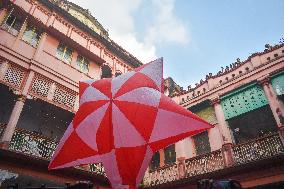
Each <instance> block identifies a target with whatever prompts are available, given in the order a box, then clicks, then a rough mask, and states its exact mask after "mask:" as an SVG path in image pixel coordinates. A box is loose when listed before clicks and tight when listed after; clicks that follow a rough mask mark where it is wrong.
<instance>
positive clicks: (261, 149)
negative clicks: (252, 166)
mask: <svg viewBox="0 0 284 189" xmlns="http://www.w3.org/2000/svg"><path fill="white" fill-rule="evenodd" d="M232 149H233V159H234V163H235V164H237V165H239V164H243V163H247V162H250V161H257V160H261V159H264V158H268V157H271V156H275V155H277V154H280V153H284V146H283V143H282V141H281V138H280V136H279V134H278V133H274V134H271V135H268V136H265V137H261V138H258V139H255V140H251V141H248V142H246V143H242V144H239V145H234V146H233V148H232Z"/></svg>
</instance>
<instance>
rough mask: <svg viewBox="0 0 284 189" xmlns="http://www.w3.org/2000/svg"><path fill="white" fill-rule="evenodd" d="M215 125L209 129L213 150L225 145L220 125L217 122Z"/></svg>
mask: <svg viewBox="0 0 284 189" xmlns="http://www.w3.org/2000/svg"><path fill="white" fill-rule="evenodd" d="M214 126H215V127H214V128H211V129H209V130H208V138H209V142H210V148H211V151H215V150H219V149H220V148H222V145H223V139H222V135H221V133H220V129H219V125H218V124H215V125H214Z"/></svg>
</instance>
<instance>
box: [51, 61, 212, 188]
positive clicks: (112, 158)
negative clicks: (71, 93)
mask: <svg viewBox="0 0 284 189" xmlns="http://www.w3.org/2000/svg"><path fill="white" fill-rule="evenodd" d="M162 88H163V62H162V59H158V60H156V61H153V62H151V63H149V64H145V65H143V66H141V67H139V68H137V69H136V70H134V71H130V72H128V73H125V74H122V75H120V76H118V77H116V78H112V79H101V80H98V81H85V82H80V86H79V90H80V92H79V93H80V94H79V96H80V106H79V110H78V112H77V113H76V115H75V117H74V119H73V121H72V122H71V124H70V125H69V127H68V129H67V130H66V132H65V134H64V136H63V137H62V139H61V141H60V143H59V145H58V147H57V149H56V151H55V153H54V155H53V157H52V160H51V162H50V165H49V169H56V168H64V167H70V166H76V165H82V164H90V163H99V162H102V163H103V166H104V168H105V171H106V175H107V177H108V179H109V181H110V183H111V185H112V187H113V188H115V189H118V188H119V189H120V188H129V189H135V188H137V187H138V185H139V183H140V181H141V179H142V178H143V176H144V173H145V171H146V169H147V167H148V165H149V162H150V161H151V158H152V155H153V154H154V153H155V152H156V151H158V150H159V149H162V148H165V147H166V146H168V145H170V144H173V143H175V142H177V141H179V140H181V139H183V138H185V137H188V136H191V135H194V134H197V133H199V132H202V131H204V130H206V129H209V128H211V127H212V125H210V124H208V123H207V122H205V121H203V120H202V119H200V118H199V117H197V116H196V115H194V114H192V113H191V112H189V111H187V110H186V109H184V108H183V107H181V106H179V105H177V104H176V103H175V102H174V101H172V100H171V99H170V98H169V97H167V96H165V95H164V94H162V93H161V91H162Z"/></svg>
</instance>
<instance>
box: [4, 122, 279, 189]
mask: <svg viewBox="0 0 284 189" xmlns="http://www.w3.org/2000/svg"><path fill="white" fill-rule="evenodd" d="M4 128H5V125H4V124H0V136H1V134H2V133H3V131H4ZM57 145H58V143H57V142H56V141H54V140H51V139H49V138H47V137H44V136H42V135H39V134H36V133H33V132H29V131H26V130H23V129H20V128H16V130H15V132H14V134H13V137H12V140H11V142H10V146H9V149H11V150H14V151H18V152H22V153H25V154H29V155H33V156H37V157H41V158H45V159H50V158H51V156H52V155H53V153H54V150H55V148H56V146H57ZM283 153H284V145H283V142H282V140H281V137H280V135H279V133H274V134H271V135H269V136H265V137H262V138H258V139H255V140H251V141H248V142H246V143H242V144H238V145H233V146H232V159H233V161H234V162H233V165H232V166H235V165H241V164H245V163H248V162H252V161H259V160H261V159H265V158H269V157H273V156H275V155H279V154H283ZM225 167H226V165H225V158H224V153H222V149H220V150H217V151H213V152H210V153H207V154H203V155H200V156H196V157H194V158H190V159H186V160H184V161H183V162H177V163H174V164H171V165H167V166H165V167H162V168H158V169H156V170H153V171H147V172H146V174H145V176H144V179H143V185H144V186H146V187H148V186H156V185H161V184H166V183H170V182H174V181H177V180H180V179H184V178H190V177H193V176H197V175H202V174H206V173H210V172H214V171H217V170H221V169H224V168H225ZM80 169H84V170H88V171H91V172H94V173H96V174H101V175H105V171H104V168H103V166H102V164H90V165H88V166H83V167H80Z"/></svg>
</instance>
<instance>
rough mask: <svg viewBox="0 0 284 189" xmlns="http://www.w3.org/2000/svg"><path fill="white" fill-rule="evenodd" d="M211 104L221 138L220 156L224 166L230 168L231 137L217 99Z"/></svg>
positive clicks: (232, 161)
mask: <svg viewBox="0 0 284 189" xmlns="http://www.w3.org/2000/svg"><path fill="white" fill-rule="evenodd" d="M212 104H213V106H214V109H215V114H216V118H217V121H218V126H219V129H220V133H221V135H222V138H223V145H222V155H223V158H224V163H225V166H227V167H229V166H232V165H233V164H234V160H233V151H232V146H233V143H232V141H233V140H232V136H231V133H230V130H229V127H228V124H227V122H226V119H225V116H224V112H223V109H222V106H221V104H220V99H219V97H218V98H215V99H213V100H212Z"/></svg>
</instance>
